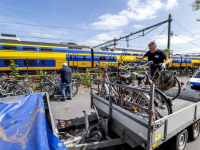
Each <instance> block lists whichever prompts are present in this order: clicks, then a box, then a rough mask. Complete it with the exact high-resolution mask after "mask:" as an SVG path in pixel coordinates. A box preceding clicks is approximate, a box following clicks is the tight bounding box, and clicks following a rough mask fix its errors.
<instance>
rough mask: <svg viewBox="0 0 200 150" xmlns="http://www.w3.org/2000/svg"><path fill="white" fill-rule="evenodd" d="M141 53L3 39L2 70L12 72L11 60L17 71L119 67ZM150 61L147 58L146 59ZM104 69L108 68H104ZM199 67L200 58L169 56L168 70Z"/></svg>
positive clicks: (0, 42) (0, 64) (1, 43)
mask: <svg viewBox="0 0 200 150" xmlns="http://www.w3.org/2000/svg"><path fill="white" fill-rule="evenodd" d="M142 55H143V54H142V53H133V52H132V53H129V52H123V51H106V50H105V51H104V50H100V49H91V48H90V47H88V46H79V45H63V44H54V43H40V42H26V41H13V40H0V71H9V70H11V69H10V67H9V65H10V60H14V61H15V62H16V64H17V65H18V70H20V71H21V70H22V71H23V70H27V69H28V70H38V69H41V70H57V69H60V68H61V67H62V63H63V62H67V64H68V66H69V67H71V68H84V69H86V68H94V67H96V63H97V62H106V63H107V64H108V66H109V67H117V66H118V65H117V64H116V63H115V62H121V63H123V64H124V65H125V64H127V63H130V62H134V61H136V57H139V58H140V57H141V56H142ZM145 61H147V58H145ZM102 66H105V65H102ZM186 67H188V68H199V67H200V58H199V57H182V56H170V63H169V68H172V69H174V68H175V69H177V68H186Z"/></svg>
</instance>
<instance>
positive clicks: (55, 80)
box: [40, 74, 80, 97]
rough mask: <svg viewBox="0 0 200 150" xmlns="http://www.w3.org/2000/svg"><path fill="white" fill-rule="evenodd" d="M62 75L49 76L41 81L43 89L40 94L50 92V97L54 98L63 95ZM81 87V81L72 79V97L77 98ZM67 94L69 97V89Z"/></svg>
mask: <svg viewBox="0 0 200 150" xmlns="http://www.w3.org/2000/svg"><path fill="white" fill-rule="evenodd" d="M60 79H61V78H60V75H58V74H54V75H48V76H47V77H44V78H43V79H42V80H41V89H40V92H48V94H49V97H53V96H54V95H56V94H60V93H61V88H60V84H61V80H60ZM79 86H80V81H79V79H72V82H71V88H72V96H75V95H76V94H77V93H78V88H79ZM65 94H66V96H68V91H67V88H66V89H65Z"/></svg>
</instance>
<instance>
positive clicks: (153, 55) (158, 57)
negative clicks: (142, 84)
mask: <svg viewBox="0 0 200 150" xmlns="http://www.w3.org/2000/svg"><path fill="white" fill-rule="evenodd" d="M145 57H148V61H153V63H154V64H160V66H161V68H158V67H156V66H155V65H151V70H150V75H151V76H153V75H154V73H155V71H156V69H157V68H158V69H159V71H160V70H162V68H165V66H166V65H167V64H169V62H170V59H169V58H168V57H167V55H166V54H165V52H163V51H162V50H160V49H157V46H156V43H155V42H150V43H149V51H148V52H147V53H146V54H144V55H143V56H142V59H143V58H145ZM164 60H165V62H164ZM156 75H157V73H156Z"/></svg>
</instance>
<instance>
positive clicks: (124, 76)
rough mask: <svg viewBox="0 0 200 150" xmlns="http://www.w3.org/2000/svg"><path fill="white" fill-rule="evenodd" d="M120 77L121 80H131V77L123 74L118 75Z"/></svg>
mask: <svg viewBox="0 0 200 150" xmlns="http://www.w3.org/2000/svg"><path fill="white" fill-rule="evenodd" d="M118 77H119V79H120V80H126V79H129V78H131V75H122V74H118Z"/></svg>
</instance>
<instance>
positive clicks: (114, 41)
mask: <svg viewBox="0 0 200 150" xmlns="http://www.w3.org/2000/svg"><path fill="white" fill-rule="evenodd" d="M172 20H173V19H167V20H165V21H163V22H160V23H157V24H155V25H152V26H150V27H147V28H144V29H142V30H139V31H137V32H134V33H132V32H131V33H130V34H129V35H126V36H124V37H120V38H118V39H116V38H115V39H113V40H110V41H107V42H105V43H102V44H99V45H97V46H94V47H93V48H98V47H99V48H100V47H105V45H107V44H108V43H109V44H110V43H112V44H111V45H109V46H113V45H114V48H116V45H117V41H120V40H122V39H126V38H127V37H130V36H132V35H135V34H138V33H140V32H143V36H144V35H146V34H147V33H149V32H147V33H146V34H144V31H145V30H149V29H151V28H154V27H155V28H157V26H158V27H159V26H160V25H162V24H164V23H167V22H171V21H172ZM155 28H154V29H155ZM154 29H152V30H154ZM152 30H151V31H152Z"/></svg>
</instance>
